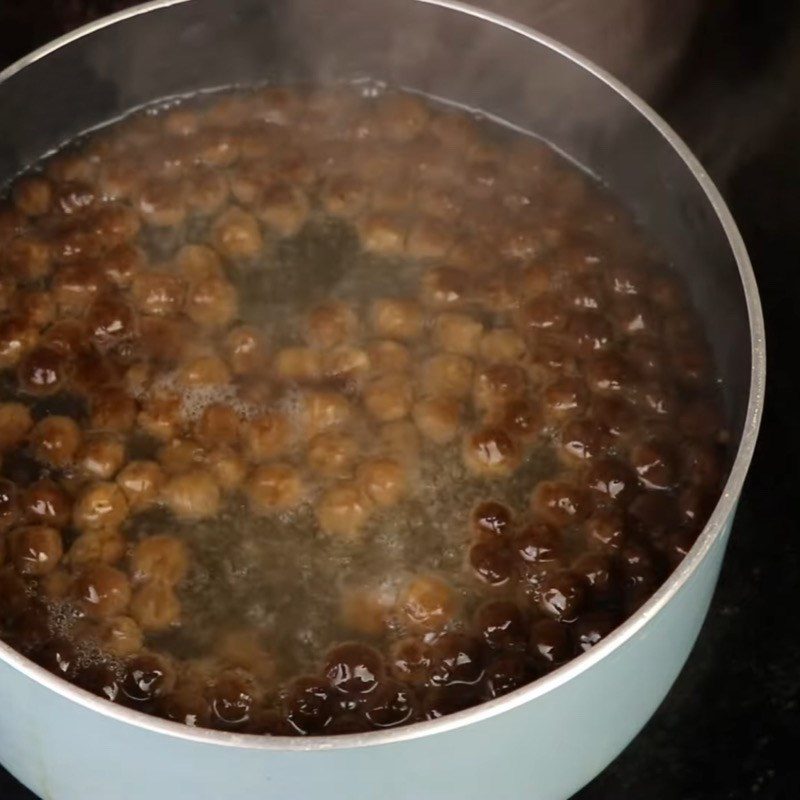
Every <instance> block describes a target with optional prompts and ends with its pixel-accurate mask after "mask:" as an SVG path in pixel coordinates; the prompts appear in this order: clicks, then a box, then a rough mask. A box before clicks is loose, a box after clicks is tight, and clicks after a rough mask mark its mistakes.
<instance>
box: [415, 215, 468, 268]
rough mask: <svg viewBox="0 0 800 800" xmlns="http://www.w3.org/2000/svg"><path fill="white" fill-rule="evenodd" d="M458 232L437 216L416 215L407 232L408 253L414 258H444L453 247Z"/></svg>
mask: <svg viewBox="0 0 800 800" xmlns="http://www.w3.org/2000/svg"><path fill="white" fill-rule="evenodd" d="M455 242H456V232H455V231H454V230H453V227H452V225H449V224H448V223H446V222H443V221H442V220H439V219H436V218H435V217H428V216H419V217H415V218H414V219H413V220H412V221H411V223H410V224H409V227H408V232H407V234H406V253H407V254H408V255H410V256H411V257H413V258H443V257H444V256H446V255H447V253H448V252H450V250H451V249H452V248H453V246H454V245H455Z"/></svg>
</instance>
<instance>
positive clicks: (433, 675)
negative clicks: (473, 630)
mask: <svg viewBox="0 0 800 800" xmlns="http://www.w3.org/2000/svg"><path fill="white" fill-rule="evenodd" d="M482 674H483V658H482V656H481V646H480V643H479V642H478V640H477V639H474V638H472V637H471V636H465V635H464V634H461V633H445V634H442V636H440V637H439V638H438V639H437V640H436V641H435V642H434V643H433V645H432V646H431V672H430V677H429V678H428V683H429V684H430V685H431V686H452V685H454V684H475V683H477V682H478V681H479V680H480V679H481V675H482Z"/></svg>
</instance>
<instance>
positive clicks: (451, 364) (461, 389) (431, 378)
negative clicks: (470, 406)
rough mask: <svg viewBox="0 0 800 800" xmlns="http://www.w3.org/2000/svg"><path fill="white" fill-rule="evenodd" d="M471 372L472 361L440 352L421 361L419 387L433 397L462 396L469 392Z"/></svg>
mask: <svg viewBox="0 0 800 800" xmlns="http://www.w3.org/2000/svg"><path fill="white" fill-rule="evenodd" d="M473 372H474V367H473V364H472V361H470V359H468V358H467V357H466V356H461V355H456V354H454V353H440V354H438V355H435V356H431V357H430V358H428V359H426V360H425V361H424V362H423V363H422V365H421V367H420V374H419V382H420V388H421V390H422V393H423V394H425V395H429V396H433V397H450V398H463V397H465V396H466V395H468V394H469V391H470V387H471V386H472V383H473V378H472V376H473Z"/></svg>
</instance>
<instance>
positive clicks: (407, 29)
mask: <svg viewBox="0 0 800 800" xmlns="http://www.w3.org/2000/svg"><path fill="white" fill-rule="evenodd" d="M276 31H277V32H278V33H279V34H280V35H278V33H276ZM423 40H424V41H426V42H427V45H426V47H420V46H419V42H420V41H423ZM312 45H313V46H312ZM433 45H435V46H433ZM298 54H301V55H298ZM301 56H302V57H301ZM312 56H313V57H312ZM187 57H188V58H187ZM301 62H302V63H301ZM309 65H310V66H311V68H312V69H313V74H314V75H318V76H319V75H321V76H322V77H323V78H326V79H327V78H332V77H352V76H354V75H365V74H366V75H372V76H373V77H381V78H385V79H386V80H388V81H391V82H392V83H398V84H401V85H405V86H409V87H412V88H416V89H419V90H421V91H426V92H428V93H430V94H433V95H436V96H440V97H444V98H448V99H450V100H452V101H454V102H457V103H461V104H464V105H467V106H471V107H475V108H481V109H484V110H486V111H487V112H490V113H493V114H496V115H497V116H500V117H502V118H504V119H507V120H509V121H510V122H513V123H514V124H517V125H519V126H520V127H522V128H525V129H528V130H533V131H536V132H537V133H539V134H541V135H543V136H544V137H545V138H547V139H549V140H551V141H553V142H556V143H557V144H558V145H559V146H561V147H562V148H563V149H564V150H565V152H567V153H568V154H570V155H571V156H573V157H574V158H576V159H577V160H578V161H580V162H581V163H583V164H585V165H587V166H588V167H589V168H590V169H592V170H593V171H595V172H596V173H597V174H599V175H602V176H603V177H604V178H605V179H606V180H607V181H608V182H609V184H610V185H611V186H612V188H613V189H615V190H616V191H617V192H618V193H619V195H620V196H622V197H624V198H626V199H627V200H628V201H629V204H630V206H631V208H632V209H633V211H634V212H635V213H636V214H637V215H638V216H639V218H640V219H641V220H642V222H643V223H644V224H645V225H646V226H647V227H648V229H649V230H650V231H652V233H653V235H654V236H655V237H656V238H657V239H658V240H659V241H660V243H661V244H662V246H663V247H664V248H665V250H666V251H667V252H668V253H669V254H670V255H671V257H672V258H673V260H674V262H675V265H676V268H678V269H679V270H680V271H682V272H683V273H684V275H685V276H686V278H687V280H688V281H689V284H690V287H691V289H692V292H693V295H694V298H695V301H696V303H697V304H698V305H699V307H700V308H702V309H703V310H704V312H705V314H706V316H707V320H708V329H709V338H710V341H711V344H712V346H713V348H714V350H715V355H716V359H717V363H718V366H719V370H720V373H721V375H722V379H723V389H724V391H725V396H726V401H727V405H728V411H729V417H730V419H731V429H732V433H733V442H734V446H735V447H737V453H736V458H735V461H734V463H733V465H732V468H731V473H730V477H729V479H728V482H727V485H726V487H725V490H724V493H723V496H722V498H721V500H720V501H719V503H718V505H717V508H716V509H715V511H714V513H713V514H712V517H711V519H710V520H709V522H708V524H707V526H706V529H705V530H704V532H703V534H702V535H701V536H700V537H699V539H698V541H697V543H696V544H695V546H694V548H693V549H692V551H691V552H690V553H689V555H688V556H687V557H686V558H685V559H684V561H683V563H682V564H681V565H680V567H679V568H678V570H677V571H676V572H675V573H674V574H673V575H672V576H671V578H670V579H669V580H668V581H667V582H666V583H665V585H664V586H662V587H661V589H659V591H658V592H657V593H656V594H655V596H654V597H653V598H652V599H651V600H650V601H649V602H648V603H646V604H645V605H644V606H643V607H642V608H641V609H640V610H639V611H638V612H637V613H636V614H635V615H634V616H633V617H632V618H631V619H629V620H628V621H627V622H626V623H625V624H624V625H622V626H621V627H620V628H619V629H617V630H616V631H615V632H614V633H613V634H612V635H611V636H609V637H608V638H607V639H606V640H604V641H603V642H601V643H600V644H599V645H598V646H596V647H595V648H593V649H592V650H591V651H590V652H588V653H586V654H584V655H583V656H581V657H580V658H578V659H576V660H574V661H572V662H570V663H569V664H568V665H566V666H564V667H562V668H561V669H559V670H557V671H556V672H554V673H552V674H551V675H549V676H547V677H546V678H544V679H542V680H539V681H537V682H535V683H533V684H531V685H530V686H527V687H524V688H522V689H520V690H517V691H516V692H513V693H511V694H510V695H507V696H505V697H503V698H500V699H498V700H495V701H492V702H490V703H486V704H483V705H481V706H479V707H477V708H474V709H469V710H467V711H464V712H460V713H458V714H454V715H452V716H450V717H445V718H443V719H441V720H436V721H432V722H426V723H420V724H417V725H413V726H409V727H407V728H403V729H399V730H397V731H387V732H378V733H369V734H358V735H350V736H340V737H319V738H309V739H284V738H270V737H252V736H236V735H233V734H224V733H216V732H211V731H196V730H192V729H189V728H186V727H183V726H178V725H174V724H172V723H168V722H164V721H162V720H158V719H155V718H152V717H148V716H145V715H142V714H138V713H136V712H133V711H130V710H128V709H123V708H120V707H118V706H114V705H112V704H110V703H106V702H104V701H102V700H100V699H98V698H96V697H94V696H92V695H89V694H87V693H85V692H83V691H82V690H80V689H77V688H75V687H73V686H70V685H68V684H67V683H65V682H63V681H60V680H59V679H57V678H56V677H54V676H52V675H50V674H49V673H47V672H45V671H44V670H42V669H41V668H39V667H37V666H35V665H34V664H32V663H30V662H28V661H27V660H26V659H24V658H23V657H21V656H20V655H19V654H17V653H15V652H14V651H12V650H11V649H10V648H8V647H6V646H5V645H4V644H2V643H0V761H2V763H3V764H4V766H6V767H7V768H8V769H9V770H10V771H11V772H12V773H13V774H14V775H15V776H16V777H17V778H19V780H20V781H22V782H23V783H24V784H25V785H26V786H28V787H30V788H31V789H32V790H33V791H34V792H35V793H36V794H38V795H39V796H40V797H41V798H44V800H233V798H239V797H243V798H244V797H247V798H250V797H252V798H259V799H260V800H469V799H470V798H486V797H490V798H493V800H517V799H518V800H559V799H560V798H567V797H569V796H570V795H571V794H572V793H573V792H574V791H576V790H577V789H579V788H580V787H581V786H583V785H584V784H585V783H586V782H587V781H589V780H590V779H591V778H592V777H594V776H595V775H597V774H598V773H599V772H600V771H601V770H602V769H603V768H604V767H605V766H606V765H607V764H608V763H609V762H610V761H611V760H612V759H613V758H614V757H615V756H616V755H617V754H618V753H619V752H620V751H621V750H622V749H623V748H624V747H625V745H626V744H627V743H628V742H629V741H630V740H631V739H632V738H633V737H634V736H635V735H636V733H637V732H638V731H639V730H640V729H641V727H642V726H643V725H644V724H645V722H647V720H648V719H649V717H650V716H651V714H652V713H653V711H654V710H655V709H656V707H657V706H658V704H659V703H660V702H661V700H662V699H663V697H664V696H665V694H666V693H667V691H668V689H669V687H670V686H671V685H672V683H673V681H674V680H675V678H676V676H677V675H678V673H679V671H680V669H681V667H682V666H683V664H684V662H685V661H686V658H687V657H688V655H689V652H690V650H691V648H692V645H693V644H694V642H695V639H696V637H697V634H698V632H699V630H700V627H701V625H702V622H703V619H704V617H705V615H706V613H707V610H708V606H709V603H710V600H711V596H712V594H713V591H714V586H715V584H716V580H717V576H718V574H719V569H720V565H721V562H722V557H723V553H724V550H725V545H726V542H727V538H728V535H729V532H730V526H731V522H732V519H733V514H734V510H735V505H736V501H737V499H738V496H739V493H740V491H741V487H742V483H743V481H744V477H745V473H746V470H747V467H748V465H749V462H750V458H751V455H752V451H753V447H754V444H755V438H756V434H757V430H758V425H759V421H760V414H761V407H762V404H763V387H764V372H765V355H764V341H763V336H764V333H763V321H762V319H761V310H760V306H759V302H758V294H757V289H756V286H755V282H754V278H753V274H752V270H751V268H750V264H749V261H748V259H747V254H746V251H745V248H744V245H743V243H742V241H741V237H740V236H739V233H738V231H737V230H736V226H735V224H734V222H733V220H732V219H731V217H730V214H729V212H728V210H727V208H726V207H725V204H724V202H723V201H722V199H721V197H720V196H719V193H718V192H717V191H716V189H715V188H714V186H713V184H712V183H711V182H710V181H709V179H708V177H707V176H706V175H705V173H704V171H703V169H702V167H701V166H700V165H699V164H698V163H697V162H696V160H695V159H694V158H693V156H692V155H691V153H689V151H688V150H687V149H686V147H685V145H684V144H683V143H682V142H681V141H680V140H679V139H678V137H677V136H676V135H675V134H674V132H672V131H671V130H670V129H669V128H668V127H667V126H666V124H665V123H664V122H663V121H662V120H660V119H659V118H658V117H657V116H656V115H655V114H654V113H653V112H652V110H651V109H649V108H648V107H647V106H646V105H645V104H643V103H642V102H641V101H640V100H639V99H638V98H636V97H635V96H634V95H632V94H631V93H630V92H628V91H627V90H626V89H625V88H624V87H622V86H620V85H619V84H617V83H616V82H615V81H614V80H613V79H612V78H610V77H609V76H608V75H606V74H604V73H603V72H602V71H601V70H599V69H598V68H596V67H594V66H593V65H591V64H589V63H587V62H585V61H584V60H582V59H581V58H580V57H578V56H576V55H575V54H574V53H571V52H570V51H569V50H567V49H565V48H563V47H562V46H560V45H558V44H557V43H555V42H552V41H550V40H549V39H547V38H546V37H543V36H540V35H539V34H537V33H535V32H533V31H530V30H528V29H525V28H523V27H520V26H517V25H515V24H513V23H510V22H508V21H507V20H503V19H501V18H498V17H495V16H493V15H491V14H486V13H484V12H481V11H477V10H476V9H472V8H470V7H467V6H463V5H460V4H459V3H456V2H449V0H381V2H376V1H375V0H226V2H218V0H189V1H188V2H187V0H157V2H154V3H150V4H147V5H145V6H141V7H138V8H137V9H134V10H132V11H128V12H123V13H122V14H118V15H115V16H114V17H110V18H108V19H107V20H105V21H103V22H101V23H99V24H97V25H94V26H91V27H90V28H88V29H84V30H82V31H78V32H77V33H75V34H71V35H70V36H68V37H65V38H64V39H62V40H59V41H58V42H55V43H53V45H50V46H48V47H46V48H43V49H42V50H41V51H38V52H37V53H35V54H33V55H32V56H31V57H29V58H27V59H23V60H22V61H21V62H19V63H18V64H16V65H14V66H12V67H11V68H10V69H8V70H6V71H5V72H4V73H0V184H1V183H2V182H3V181H4V180H5V179H6V178H7V177H10V176H11V175H13V174H14V172H15V171H17V170H18V169H20V168H22V167H23V166H24V165H25V164H27V163H29V162H30V161H32V160H34V159H35V158H37V157H39V156H40V155H41V153H43V152H45V151H47V150H48V149H50V148H52V147H54V146H56V145H57V144H58V143H60V142H61V141H64V140H66V139H69V138H71V137H72V136H74V135H75V134H77V133H79V132H80V131H82V130H85V129H87V128H89V127H91V126H93V125H97V124H99V123H100V122H102V121H104V120H106V119H108V118H110V117H112V116H113V115H114V114H115V113H116V114H119V113H121V112H122V111H123V110H125V109H127V108H130V107H132V106H135V105H137V104H141V103H144V102H148V101H152V100H153V99H156V98H157V97H160V96H165V95H171V94H182V93H187V92H189V91H192V90H197V89H200V88H202V87H206V86H215V85H227V84H230V83H248V82H253V81H254V80H259V79H262V80H263V79H264V77H271V78H275V79H285V78H286V77H287V76H289V77H296V76H297V75H302V74H304V72H303V68H305V69H306V72H307V70H308V68H309ZM109 86H111V87H113V89H112V90H109V88H108V87H109Z"/></svg>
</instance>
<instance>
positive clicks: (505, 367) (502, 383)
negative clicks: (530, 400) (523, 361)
mask: <svg viewBox="0 0 800 800" xmlns="http://www.w3.org/2000/svg"><path fill="white" fill-rule="evenodd" d="M526 389H527V377H526V375H525V370H523V369H522V367H519V366H516V365H513V364H491V365H490V366H488V367H485V368H484V369H482V370H480V371H479V372H478V373H477V374H476V375H475V380H474V383H473V386H472V401H473V403H474V404H475V408H476V409H478V410H479V411H493V410H496V409H497V408H505V407H506V406H507V405H508V404H509V403H511V402H512V401H515V400H522V399H523V398H524V396H525V392H526Z"/></svg>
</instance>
